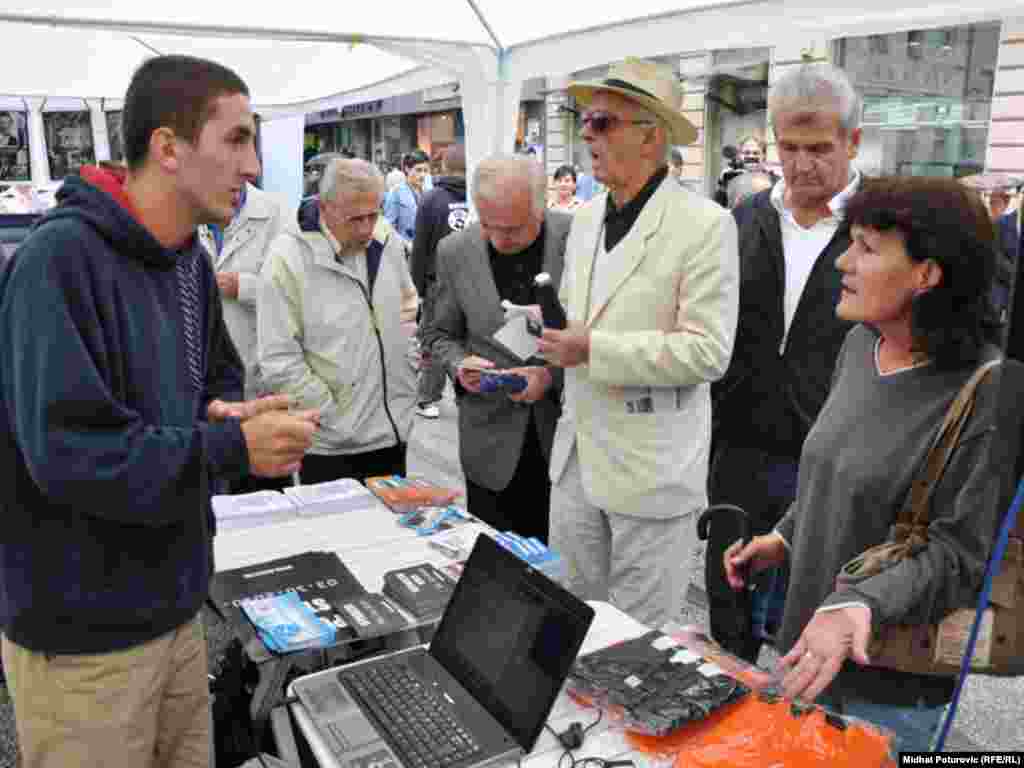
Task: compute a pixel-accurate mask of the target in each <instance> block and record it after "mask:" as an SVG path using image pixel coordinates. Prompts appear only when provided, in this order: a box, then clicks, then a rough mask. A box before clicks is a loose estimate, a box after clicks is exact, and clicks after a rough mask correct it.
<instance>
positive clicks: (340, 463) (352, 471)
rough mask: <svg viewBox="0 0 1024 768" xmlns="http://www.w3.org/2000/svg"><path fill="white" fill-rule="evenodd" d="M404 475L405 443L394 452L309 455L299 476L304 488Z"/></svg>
mask: <svg viewBox="0 0 1024 768" xmlns="http://www.w3.org/2000/svg"><path fill="white" fill-rule="evenodd" d="M379 475H401V476H402V477H405V443H399V444H398V445H396V446H393V447H391V448H382V449H380V450H379V451H367V452H366V453H351V454H347V455H344V456H317V455H315V454H312V453H307V454H306V456H305V457H304V458H303V459H302V470H301V471H300V472H299V476H300V478H301V479H302V484H303V485H313V484H314V483H326V482H328V481H330V480H341V479H342V478H344V477H352V478H355V479H356V480H358V481H359V482H363V481H364V480H366V478H368V477H377V476H379Z"/></svg>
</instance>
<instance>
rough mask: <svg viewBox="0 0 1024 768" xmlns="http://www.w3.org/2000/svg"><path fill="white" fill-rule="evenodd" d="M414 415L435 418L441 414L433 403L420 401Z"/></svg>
mask: <svg viewBox="0 0 1024 768" xmlns="http://www.w3.org/2000/svg"><path fill="white" fill-rule="evenodd" d="M416 415H417V416H422V417H423V418H424V419H436V418H438V417H439V416H440V415H441V409H440V408H438V407H437V406H436V405H434V404H433V403H420V404H419V405H417V406H416Z"/></svg>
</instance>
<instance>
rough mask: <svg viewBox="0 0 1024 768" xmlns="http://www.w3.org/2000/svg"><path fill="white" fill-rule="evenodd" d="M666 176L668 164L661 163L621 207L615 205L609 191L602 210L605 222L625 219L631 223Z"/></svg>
mask: <svg viewBox="0 0 1024 768" xmlns="http://www.w3.org/2000/svg"><path fill="white" fill-rule="evenodd" d="M666 176H668V166H667V165H663V166H662V167H661V168H659V169H658V170H656V171H655V172H654V175H653V176H651V178H649V179H648V180H647V183H646V184H644V185H643V187H642V188H641V189H640V191H639V192H637V193H636V197H634V198H633V199H632V200H630V201H629V202H628V203H626V204H625V205H624V206H622V208H616V207H615V201H614V200H612V196H611V193H609V194H608V203H607V206H606V207H605V210H604V220H605V222H610V221H612V220H613V219H626V220H628V221H629V222H630V224H632V222H634V221H636V219H637V217H638V216H639V215H640V211H642V210H643V208H644V206H645V205H647V201H648V200H650V199H651V197H652V196H653V195H654V193H655V191H656V190H657V189H658V187H659V186H660V185H661V182H663V181H664V180H665V177H666Z"/></svg>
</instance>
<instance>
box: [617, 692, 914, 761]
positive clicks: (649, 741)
mask: <svg viewBox="0 0 1024 768" xmlns="http://www.w3.org/2000/svg"><path fill="white" fill-rule="evenodd" d="M834 723H835V724H834ZM837 724H838V725H840V726H843V727H837ZM626 735H627V739H628V740H629V742H630V744H632V746H633V747H634V748H636V749H637V750H639V751H641V752H645V753H647V754H653V755H675V762H674V764H673V765H674V768H720V767H721V766H729V768H783V766H784V767H785V768H824V767H825V766H828V768H893V767H894V766H895V765H896V760H895V758H894V757H893V755H892V752H891V743H892V742H891V737H890V736H889V735H888V734H886V733H884V732H883V731H881V730H879V729H878V728H876V727H874V726H873V725H870V724H868V723H863V722H860V721H853V720H848V719H843V718H838V717H837V716H835V715H830V716H829V718H828V721H826V713H825V711H824V710H822V709H820V708H817V707H815V708H813V709H812V710H811V711H807V712H804V713H803V714H799V715H798V714H794V711H793V709H792V702H790V701H787V700H785V699H778V700H776V701H771V702H770V701H765V700H762V699H761V697H759V696H758V695H757V694H756V693H752V694H750V695H749V696H747V697H746V698H744V699H742V700H741V701H738V702H736V703H734V704H730V705H729V706H727V707H724V708H723V709H721V710H719V711H718V712H715V713H713V714H712V715H711V716H710V717H708V718H707V719H706V720H701V721H700V722H696V723H693V724H691V725H687V726H685V727H683V728H680V729H679V730H677V731H675V732H674V733H671V734H669V735H668V736H663V737H652V736H643V735H640V734H636V733H627V734H626Z"/></svg>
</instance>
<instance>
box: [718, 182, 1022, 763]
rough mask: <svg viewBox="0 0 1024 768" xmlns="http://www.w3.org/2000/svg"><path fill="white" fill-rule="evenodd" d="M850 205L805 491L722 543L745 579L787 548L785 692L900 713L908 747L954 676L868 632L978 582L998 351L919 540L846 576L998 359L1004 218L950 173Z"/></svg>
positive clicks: (928, 610) (996, 492) (922, 614)
mask: <svg viewBox="0 0 1024 768" xmlns="http://www.w3.org/2000/svg"><path fill="white" fill-rule="evenodd" d="M845 215H846V217H847V219H848V221H849V223H850V225H851V237H852V240H853V242H852V244H851V246H850V248H849V249H848V250H847V251H846V252H845V253H844V254H843V255H842V256H840V257H839V259H837V261H836V267H837V268H838V269H839V271H840V272H841V273H842V286H843V290H842V294H841V296H840V299H839V303H838V305H837V308H836V312H837V313H838V315H839V316H840V317H842V318H843V319H846V320H850V321H853V322H856V323H859V324H858V325H856V326H855V327H854V328H853V329H852V330H851V331H850V333H849V334H848V336H847V338H846V341H845V343H844V345H843V348H842V350H841V352H840V354H839V360H838V362H837V365H836V369H835V373H834V376H833V380H832V389H831V393H830V395H829V398H828V400H827V401H826V403H825V405H824V407H823V408H822V411H821V413H820V414H819V416H818V419H817V421H816V422H815V424H814V426H813V428H812V429H811V432H810V434H809V435H808V437H807V441H806V442H805V444H804V447H803V452H802V454H801V457H800V469H799V479H798V488H797V496H796V500H795V501H794V503H793V504H792V506H791V507H790V509H789V511H788V512H787V514H786V515H785V516H784V517H783V519H782V520H781V521H780V522H779V524H778V525H777V526H776V528H775V530H774V531H773V532H772V533H770V534H768V535H766V536H758V537H755V538H754V539H753V540H752V541H751V542H750V543H748V544H747V545H746V546H745V547H744V546H743V545H742V542H736V543H735V544H733V545H732V546H731V547H730V548H729V549H728V550H726V552H725V555H724V566H725V570H726V576H727V578H728V580H729V583H730V585H731V586H732V587H733V588H734V589H739V588H741V587H742V586H743V585H744V583H745V581H746V580H747V579H748V578H749V577H750V575H751V574H752V573H756V572H757V571H759V570H761V569H763V568H767V567H772V566H774V565H778V564H779V563H781V562H782V561H784V560H786V559H788V560H789V562H790V567H791V575H790V582H789V589H788V592H787V594H786V604H785V613H784V615H783V620H782V626H781V629H780V631H779V634H778V638H777V639H778V647H779V648H780V650H784V651H787V652H786V654H785V656H784V657H783V658H782V659H781V660H780V662H779V664H780V669H779V672H780V673H781V675H782V689H783V693H784V694H785V695H786V696H789V697H793V698H796V697H799V698H801V699H804V700H807V701H812V700H815V699H817V700H818V702H819V703H821V704H823V705H825V706H827V707H830V708H831V709H833V710H835V711H837V712H840V713H843V714H847V715H853V716H856V717H861V718H863V719H865V720H869V721H872V722H875V723H877V724H879V725H881V726H884V727H887V728H889V729H890V730H892V731H893V732H894V733H895V735H896V743H895V748H896V749H898V750H901V751H908V750H927V749H929V747H930V745H931V742H932V739H933V738H934V736H935V732H936V729H937V727H938V725H939V723H940V720H941V717H942V713H943V710H944V708H945V706H946V704H947V703H948V702H949V701H950V699H951V697H952V694H953V689H954V686H955V683H956V679H955V678H954V677H951V676H940V675H927V674H911V673H908V672H903V671H896V670H893V669H888V668H882V667H880V666H872V661H871V658H870V656H869V653H868V648H869V645H870V641H871V639H872V636H873V635H874V634H875V633H877V632H878V631H879V629H880V628H881V627H882V626H885V625H897V624H899V625H928V624H934V623H936V622H938V621H940V620H941V619H942V618H943V617H945V616H946V615H948V614H950V613H951V612H952V611H954V610H956V609H959V608H963V607H972V606H973V605H974V603H975V601H976V599H977V593H978V589H979V587H980V586H981V583H982V579H983V576H984V570H985V564H986V561H987V559H988V557H989V554H990V552H991V549H992V545H993V540H994V537H995V533H996V529H997V526H998V523H999V520H1000V519H1001V513H1002V512H1003V511H1004V510H1001V509H1000V508H999V502H1000V492H1001V478H1000V477H999V473H998V472H994V471H992V468H991V466H990V464H989V460H990V459H989V453H990V450H991V449H992V446H993V444H994V431H995V412H996V406H997V400H998V393H999V389H998V387H999V379H1000V376H999V366H998V365H997V366H995V368H994V370H993V371H992V372H991V374H989V375H988V376H987V377H986V378H984V379H982V381H981V384H980V385H979V386H978V388H977V390H976V393H975V401H974V408H973V411H972V412H971V415H970V416H969V418H968V420H967V421H966V423H965V425H964V427H963V430H962V432H961V433H960V435H959V438H958V441H957V443H956V448H955V450H954V451H953V453H952V456H951V458H950V460H949V463H948V464H947V465H946V468H945V471H944V472H943V473H942V475H941V477H940V479H939V481H938V482H937V484H936V485H935V487H934V489H933V492H932V496H931V504H930V507H929V516H928V519H929V522H928V526H927V536H926V539H925V540H924V541H923V543H921V545H920V546H919V547H916V548H915V549H914V552H913V553H912V555H911V556H908V557H906V558H905V559H902V560H900V561H899V562H897V563H895V564H894V565H893V566H892V567H891V568H887V569H885V570H883V571H881V572H879V573H877V574H876V575H874V576H871V577H869V578H865V579H863V580H861V581H859V582H858V583H856V584H847V583H844V584H843V585H842V586H838V587H837V583H836V577H837V575H838V574H839V572H840V571H841V569H842V568H843V566H844V564H846V563H847V562H848V561H850V560H852V559H853V558H856V557H858V556H859V555H861V554H862V553H863V552H865V550H868V549H869V548H871V547H874V546H875V545H878V544H881V543H883V542H885V541H886V540H887V538H888V537H889V535H890V528H891V527H892V525H893V524H894V522H895V521H896V517H897V515H898V513H899V512H900V510H901V508H902V507H903V506H904V503H905V501H906V500H907V498H908V493H909V490H910V487H911V483H912V481H913V480H914V478H915V477H916V476H917V475H918V471H919V469H920V467H921V466H922V464H923V463H924V462H925V459H926V457H927V455H928V453H929V449H930V447H931V446H932V444H933V442H935V440H936V435H937V434H938V432H939V429H940V426H941V425H942V424H943V422H944V419H945V418H946V415H947V412H948V411H949V409H950V405H951V404H952V402H953V401H954V399H955V398H956V397H957V395H958V394H959V392H960V390H961V388H962V387H963V386H964V384H965V383H966V382H967V381H968V380H969V379H971V377H972V376H973V375H974V373H975V371H976V370H978V368H979V366H981V365H983V364H985V363H987V362H989V361H991V360H996V359H998V358H999V350H998V349H997V348H996V347H994V346H993V345H992V344H991V343H990V342H989V336H990V331H989V330H988V328H987V323H986V320H987V309H988V292H989V284H990V282H991V280H992V274H993V269H994V263H995V251H994V247H995V244H994V232H993V227H992V223H991V221H990V219H989V216H988V213H987V211H986V210H985V207H984V205H983V203H982V202H981V200H980V199H979V198H978V197H977V196H976V195H975V193H973V192H972V191H971V190H968V189H966V188H965V187H963V186H961V185H960V184H959V183H957V182H955V181H952V180H946V179H926V178H886V179H876V180H873V181H870V182H868V183H867V184H866V185H865V188H864V189H863V190H862V191H861V192H859V193H858V194H857V195H856V196H855V197H853V198H852V199H851V200H850V202H849V203H848V204H847V207H846V210H845ZM819 694H820V697H819Z"/></svg>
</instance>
